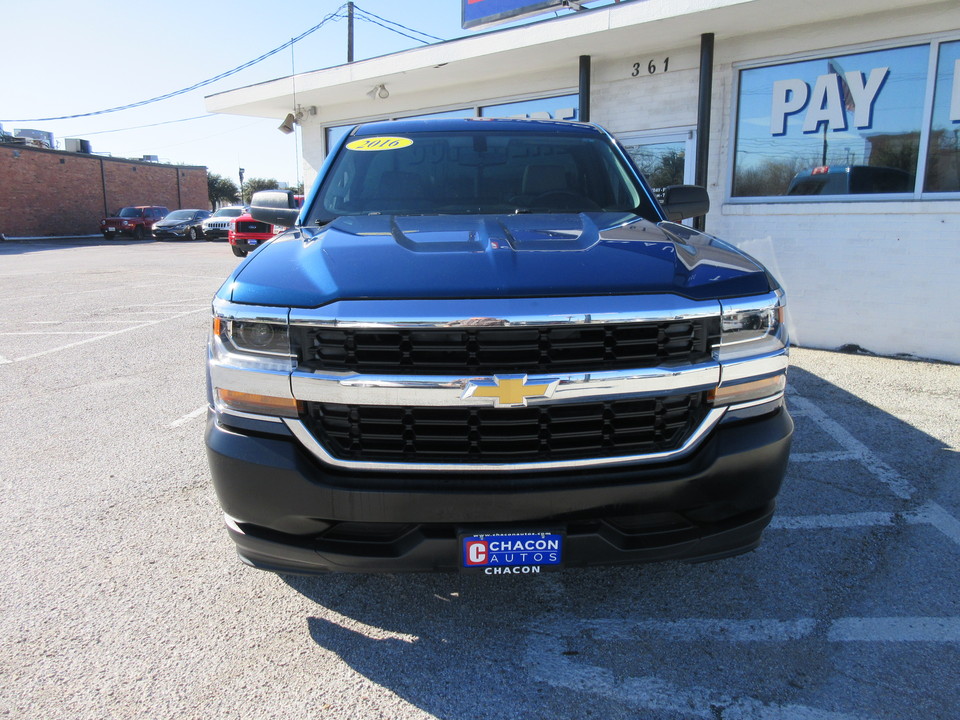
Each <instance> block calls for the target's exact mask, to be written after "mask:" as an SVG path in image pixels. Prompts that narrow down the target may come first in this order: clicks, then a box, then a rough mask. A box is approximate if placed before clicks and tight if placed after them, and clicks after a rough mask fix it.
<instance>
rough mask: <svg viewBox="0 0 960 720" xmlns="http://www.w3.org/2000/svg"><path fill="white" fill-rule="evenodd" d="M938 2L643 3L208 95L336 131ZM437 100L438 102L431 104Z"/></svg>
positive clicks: (216, 102)
mask: <svg viewBox="0 0 960 720" xmlns="http://www.w3.org/2000/svg"><path fill="white" fill-rule="evenodd" d="M931 4H933V3H931V2H930V0H846V1H845V2H837V0H804V1H803V2H797V1H796V0H633V2H624V3H618V4H615V5H607V6H604V7H601V8H595V9H592V10H584V11H581V12H577V13H573V14H570V15H565V16H563V17H558V18H553V19H551V20H546V21H543V22H539V23H536V24H533V25H523V26H519V27H512V28H507V29H502V30H497V31H493V32H487V33H482V34H478V35H473V36H467V37H463V38H458V39H456V40H449V41H446V42H442V43H437V44H434V45H428V46H424V47H420V48H415V49H412V50H407V51H404V52H399V53H394V54H391V55H385V56H382V57H376V58H371V59H369V60H362V61H359V62H354V63H350V64H346V65H338V66H335V67H331V68H325V69H322V70H315V71H312V72H306V73H301V74H298V75H296V76H295V79H294V78H293V77H284V78H279V79H276V80H271V81H268V82H264V83H259V84H257V85H250V86H247V87H241V88H237V89H235V90H229V91H226V92H222V93H218V94H215V95H211V96H208V97H207V98H206V107H207V110H208V111H210V112H213V113H225V114H232V115H249V116H254V117H267V118H276V119H278V120H281V119H283V118H284V117H285V116H286V114H287V113H289V112H291V111H292V110H293V109H294V108H295V106H297V105H299V106H302V107H311V106H313V107H316V108H317V109H318V114H319V120H320V121H321V122H323V123H335V122H337V121H345V120H348V119H352V118H356V117H366V116H372V115H398V114H399V115H402V114H405V113H407V114H409V113H412V112H416V111H418V110H421V109H423V108H425V107H439V106H451V107H452V106H456V105H464V106H471V105H474V104H477V102H478V101H482V100H486V99H489V98H494V97H497V96H498V95H500V96H502V95H503V93H502V92H501V93H498V92H497V88H498V87H499V86H501V85H502V81H503V80H504V79H508V78H513V79H516V78H517V77H518V76H519V75H522V77H523V79H524V83H525V84H524V90H525V92H527V93H530V94H534V93H537V92H548V91H555V90H557V89H561V88H574V87H576V84H577V68H578V58H579V56H580V55H590V56H591V57H592V58H593V60H594V62H597V63H601V62H604V61H619V62H627V61H628V60H629V61H630V62H633V59H634V58H636V57H640V56H642V57H644V58H646V57H647V56H653V54H654V53H656V52H658V51H662V50H665V49H674V48H686V47H691V46H696V45H698V44H699V42H700V36H701V34H703V33H713V34H714V36H715V38H716V42H717V43H718V44H719V43H722V41H723V40H724V39H725V38H733V37H739V36H744V35H750V34H754V33H775V32H777V31H778V30H786V29H794V30H795V29H796V28H798V27H800V26H803V25H810V24H813V23H821V22H830V21H834V20H840V19H842V18H848V17H857V16H862V15H864V14H868V13H869V14H873V13H877V12H882V11H888V10H903V9H904V8H906V7H908V6H923V5H931ZM520 69H522V72H521V70H520ZM380 84H383V85H385V86H386V87H387V89H388V90H389V93H390V96H389V99H388V100H377V99H375V98H372V97H371V96H370V94H369V93H370V92H371V90H372V89H373V88H374V87H376V86H377V85H380ZM427 98H432V100H431V101H427V102H425V99H427ZM440 99H442V102H438V101H437V100H440ZM375 103H376V104H375Z"/></svg>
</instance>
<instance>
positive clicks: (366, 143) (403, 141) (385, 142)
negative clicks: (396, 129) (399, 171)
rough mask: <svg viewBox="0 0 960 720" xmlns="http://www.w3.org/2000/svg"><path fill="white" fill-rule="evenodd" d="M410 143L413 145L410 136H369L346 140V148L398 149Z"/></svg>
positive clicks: (408, 145)
mask: <svg viewBox="0 0 960 720" xmlns="http://www.w3.org/2000/svg"><path fill="white" fill-rule="evenodd" d="M411 145H413V140H411V139H410V138H403V137H369V138H362V139H360V140H352V141H351V142H348V143H347V150H398V149H400V148H405V147H410V146H411Z"/></svg>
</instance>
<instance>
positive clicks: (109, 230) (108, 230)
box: [107, 228, 117, 232]
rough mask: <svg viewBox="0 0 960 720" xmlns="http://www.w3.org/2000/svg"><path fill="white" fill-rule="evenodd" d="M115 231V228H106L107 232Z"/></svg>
mask: <svg viewBox="0 0 960 720" xmlns="http://www.w3.org/2000/svg"><path fill="white" fill-rule="evenodd" d="M116 231H117V229H116V228H107V232H116Z"/></svg>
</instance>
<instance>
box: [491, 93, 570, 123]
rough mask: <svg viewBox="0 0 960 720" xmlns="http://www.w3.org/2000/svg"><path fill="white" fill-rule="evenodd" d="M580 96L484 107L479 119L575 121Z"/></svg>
mask: <svg viewBox="0 0 960 720" xmlns="http://www.w3.org/2000/svg"><path fill="white" fill-rule="evenodd" d="M579 107H580V96H579V95H578V94H577V93H574V94H572V95H558V96H556V97H549V98H539V99H537V100H520V101H518V102H509V103H500V104H499V105H486V106H484V107H482V108H480V116H481V117H497V118H532V119H534V120H576V119H577V112H578V109H579Z"/></svg>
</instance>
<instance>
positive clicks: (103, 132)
mask: <svg viewBox="0 0 960 720" xmlns="http://www.w3.org/2000/svg"><path fill="white" fill-rule="evenodd" d="M212 117H219V116H218V115H216V114H214V113H208V114H206V115H195V116H194V117H188V118H180V119H179V120H164V121H163V122H155V123H150V124H149V125H134V126H133V127H125V128H119V129H117V130H97V131H96V132H82V133H58V134H59V135H62V136H63V137H71V136H73V135H106V134H108V133H118V132H126V131H127V130H142V129H143V128H152V127H157V126H158V125H171V124H173V123H182V122H188V121H190V120H203V119H205V118H212Z"/></svg>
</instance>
